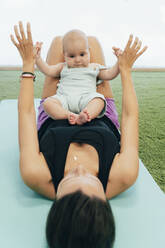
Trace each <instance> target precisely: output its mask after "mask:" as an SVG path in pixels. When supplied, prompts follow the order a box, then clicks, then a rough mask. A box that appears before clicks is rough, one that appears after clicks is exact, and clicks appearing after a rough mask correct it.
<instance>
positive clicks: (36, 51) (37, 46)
mask: <svg viewBox="0 0 165 248" xmlns="http://www.w3.org/2000/svg"><path fill="white" fill-rule="evenodd" d="M42 44H43V43H42V42H38V41H37V42H36V44H35V46H34V48H33V53H34V57H35V58H36V59H38V58H39V57H40V55H41V48H42Z"/></svg>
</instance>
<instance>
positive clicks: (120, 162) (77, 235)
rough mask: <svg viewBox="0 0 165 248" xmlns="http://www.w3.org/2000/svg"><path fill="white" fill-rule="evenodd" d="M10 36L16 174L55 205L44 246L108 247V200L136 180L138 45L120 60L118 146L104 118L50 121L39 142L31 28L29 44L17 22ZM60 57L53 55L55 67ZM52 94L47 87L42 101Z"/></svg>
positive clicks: (110, 225) (111, 230)
mask: <svg viewBox="0 0 165 248" xmlns="http://www.w3.org/2000/svg"><path fill="white" fill-rule="evenodd" d="M14 30H15V35H16V37H17V40H18V41H17V42H16V41H15V39H14V37H13V36H11V39H12V42H13V43H14V45H15V46H16V47H17V48H18V50H19V52H20V55H21V57H22V60H23V74H22V75H21V87H20V94H19V98H18V112H19V145H20V170H21V175H22V177H23V180H24V182H25V183H26V184H27V185H28V186H29V187H30V188H32V189H33V190H35V191H36V192H38V193H40V194H42V195H44V196H46V197H48V198H51V199H55V200H54V203H53V206H52V208H51V210H50V213H49V215H48V220H47V229H46V234H47V240H48V244H49V246H50V247H111V246H112V245H113V242H114V237H115V225H114V220H113V215H112V212H111V208H110V206H109V203H108V201H107V199H110V198H111V197H113V196H115V195H117V194H119V193H121V192H123V191H124V190H126V189H127V188H128V187H130V186H131V185H132V184H133V183H134V182H135V180H136V177H137V175H138V103H137V99H136V94H135V91H134V88H133V83H132V79H131V73H130V71H131V67H132V65H133V63H134V62H135V60H136V59H137V58H138V57H139V56H140V55H141V54H142V53H143V52H144V51H145V50H146V47H144V48H143V49H142V50H141V51H140V48H141V42H140V41H139V40H138V38H136V39H135V41H134V42H133V44H132V40H133V37H132V36H130V38H129V41H128V43H127V45H126V48H125V50H124V52H123V54H122V55H120V56H119V69H120V73H121V81H122V120H121V142H120V146H119V139H118V135H117V133H116V131H114V130H115V128H114V125H113V124H112V122H111V121H109V120H108V118H106V117H103V118H102V119H101V120H93V121H92V122H90V123H88V124H86V125H85V126H74V127H73V126H70V125H69V124H68V122H67V121H66V120H59V121H57V120H52V119H50V118H49V119H47V120H46V121H45V122H44V124H43V125H42V127H41V128H40V131H42V132H40V131H39V142H38V136H37V127H36V119H35V110H34V101H33V100H34V99H33V98H34V95H33V79H34V75H33V73H34V64H35V56H34V55H33V42H32V37H31V31H30V24H27V38H26V36H25V33H24V30H23V26H22V23H21V22H20V23H19V30H20V32H18V28H17V26H15V27H14ZM59 44H60V43H59ZM56 48H57V47H56ZM51 52H52V49H51ZM59 57H60V56H58V54H57V60H59ZM91 57H92V56H91ZM57 62H58V61H57ZM92 62H95V58H94V60H93V61H92ZM96 62H99V61H96ZM54 63H56V61H54ZM99 63H100V62H99ZM107 85H108V84H107V83H105V84H104V85H103V88H102V89H101V90H102V93H103V94H104V90H105V92H107V94H108V95H107V96H106V95H105V97H109V94H110V91H109V88H107V87H108V86H107ZM104 86H105V87H104ZM107 89H108V90H107ZM55 90H56V89H55V87H54V85H53V84H51V80H50V79H49V81H47V83H46V84H45V88H44V94H43V98H45V97H47V96H49V95H52V94H53V91H55ZM55 165H56V167H55ZM110 167H111V169H110ZM109 172H110V173H109Z"/></svg>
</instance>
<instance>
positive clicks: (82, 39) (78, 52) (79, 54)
mask: <svg viewBox="0 0 165 248" xmlns="http://www.w3.org/2000/svg"><path fill="white" fill-rule="evenodd" d="M63 53H64V58H65V62H66V63H67V65H68V67H70V68H74V67H88V64H89V62H90V54H89V46H88V38H87V36H86V35H85V34H84V33H83V32H82V31H80V30H71V31H69V32H68V33H66V34H65V35H64V37H63Z"/></svg>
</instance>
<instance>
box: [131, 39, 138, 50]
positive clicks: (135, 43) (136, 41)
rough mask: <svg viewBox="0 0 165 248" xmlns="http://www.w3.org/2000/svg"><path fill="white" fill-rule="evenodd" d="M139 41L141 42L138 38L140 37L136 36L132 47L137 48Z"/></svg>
mask: <svg viewBox="0 0 165 248" xmlns="http://www.w3.org/2000/svg"><path fill="white" fill-rule="evenodd" d="M138 43H139V39H138V37H135V40H134V42H133V44H132V47H131V48H132V49H135V48H136V47H137V45H138Z"/></svg>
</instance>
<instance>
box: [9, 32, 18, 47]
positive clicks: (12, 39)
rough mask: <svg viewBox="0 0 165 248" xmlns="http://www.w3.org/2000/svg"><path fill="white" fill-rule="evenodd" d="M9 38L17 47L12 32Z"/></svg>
mask: <svg viewBox="0 0 165 248" xmlns="http://www.w3.org/2000/svg"><path fill="white" fill-rule="evenodd" d="M10 38H11V41H12V42H13V44H14V45H15V46H16V47H17V48H18V43H17V42H16V41H15V39H14V36H13V35H12V34H11V35H10Z"/></svg>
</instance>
